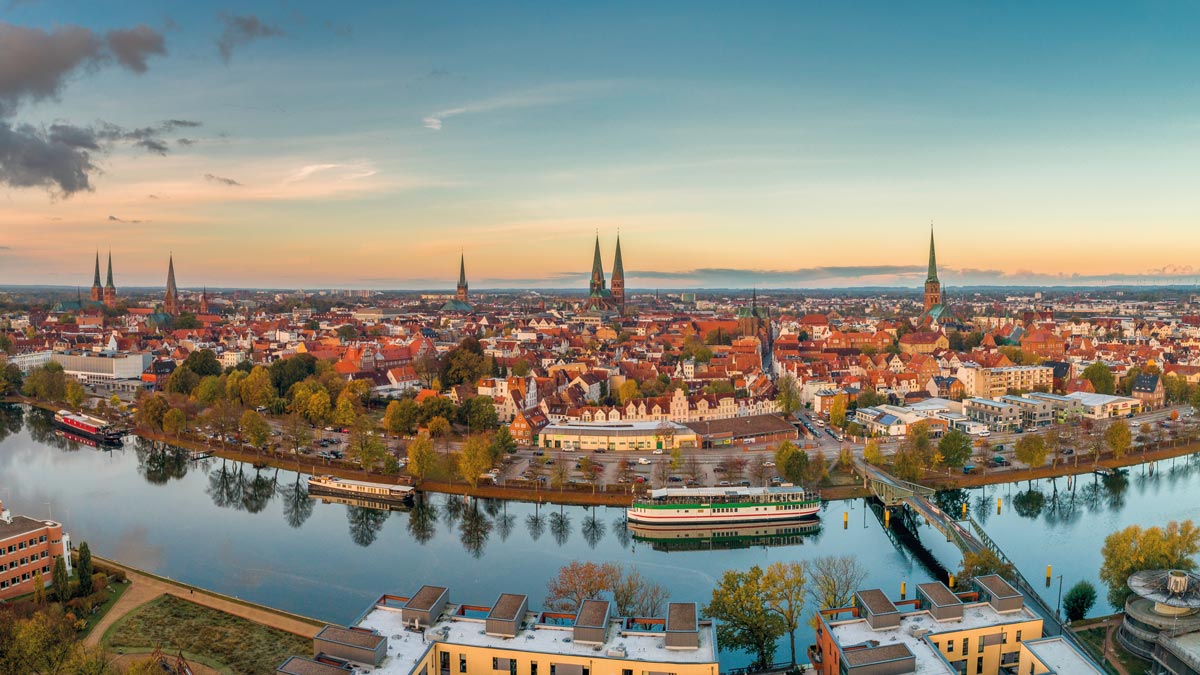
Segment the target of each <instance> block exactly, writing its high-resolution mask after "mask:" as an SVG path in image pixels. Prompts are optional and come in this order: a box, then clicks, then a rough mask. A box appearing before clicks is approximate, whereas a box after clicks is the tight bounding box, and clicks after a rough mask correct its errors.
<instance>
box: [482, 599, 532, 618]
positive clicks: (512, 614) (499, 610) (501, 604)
mask: <svg viewBox="0 0 1200 675" xmlns="http://www.w3.org/2000/svg"><path fill="white" fill-rule="evenodd" d="M524 604H525V596H524V595H518V594H516V593H501V594H500V598H499V599H497V600H496V604H495V605H493V606H492V611H491V612H489V613H488V618H489V619H497V620H499V621H513V620H515V619H517V618H519V617H517V612H519V611H521V606H522V605H524Z"/></svg>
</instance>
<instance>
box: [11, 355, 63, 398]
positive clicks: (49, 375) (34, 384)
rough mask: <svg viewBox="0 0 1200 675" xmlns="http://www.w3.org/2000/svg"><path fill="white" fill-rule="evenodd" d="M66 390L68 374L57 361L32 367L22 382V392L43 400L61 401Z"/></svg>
mask: <svg viewBox="0 0 1200 675" xmlns="http://www.w3.org/2000/svg"><path fill="white" fill-rule="evenodd" d="M66 391H67V376H66V373H65V372H64V371H63V367H62V364H60V363H58V362H57V361H49V362H47V363H44V364H42V365H40V366H38V367H36V368H32V369H30V371H29V374H28V375H26V376H25V379H24V381H23V382H22V384H21V393H23V394H25V395H26V396H32V397H33V398H38V399H42V400H43V401H61V400H62V399H63V396H64V395H65V394H66Z"/></svg>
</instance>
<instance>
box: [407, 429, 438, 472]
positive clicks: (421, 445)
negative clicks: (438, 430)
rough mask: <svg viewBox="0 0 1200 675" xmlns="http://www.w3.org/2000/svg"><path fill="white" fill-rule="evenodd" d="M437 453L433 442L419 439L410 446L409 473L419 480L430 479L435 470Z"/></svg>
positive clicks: (422, 438)
mask: <svg viewBox="0 0 1200 675" xmlns="http://www.w3.org/2000/svg"><path fill="white" fill-rule="evenodd" d="M436 462H437V453H436V452H434V451H433V441H430V440H429V439H428V438H424V437H418V438H416V439H414V440H413V442H412V443H409V444H408V472H409V473H410V474H412V475H414V476H416V477H417V478H421V479H424V478H427V477H429V476H430V475H431V474H432V473H433V470H434V468H435V465H436Z"/></svg>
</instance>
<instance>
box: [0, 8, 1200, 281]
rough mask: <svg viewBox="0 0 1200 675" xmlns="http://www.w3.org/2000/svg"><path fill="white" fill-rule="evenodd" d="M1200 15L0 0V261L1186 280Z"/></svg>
mask: <svg viewBox="0 0 1200 675" xmlns="http://www.w3.org/2000/svg"><path fill="white" fill-rule="evenodd" d="M1198 20H1200V4H1197V3H1194V2H1170V1H1163V2H1154V3H1143V2H1106V1H1101V0H1097V1H1094V2H1087V3H1082V2H1080V3H1031V2H1011V3H957V2H945V3H943V2H926V3H895V2H883V1H881V2H848V3H800V2H791V3H780V2H771V3H758V2H741V3H729V2H714V3H707V2H688V3H673V2H665V3H645V2H627V3H626V2H602V3H600V2H588V1H584V0H580V1H579V2H567V3H562V2H558V3H550V2H519V3H517V2H501V1H493V2H478V3H470V2H450V3H410V2H357V3H329V2H319V3H318V2H296V1H283V2H280V1H278V0H270V1H261V2H254V1H247V2H239V3H229V4H226V5H222V4H219V3H191V2H181V1H168V2H163V1H161V0H160V1H158V2H148V1H142V0H122V1H121V2H101V1H96V0H89V1H86V2H82V1H81V2H60V1H52V0H0V200H2V201H0V204H2V205H0V284H55V285H82V286H85V287H86V286H88V285H90V283H91V278H92V263H93V259H94V258H93V256H94V255H95V253H96V252H97V251H99V252H100V254H101V256H102V258H103V257H104V256H106V255H107V253H108V252H109V251H111V252H112V256H113V268H114V276H115V282H116V285H117V286H118V287H120V286H122V285H125V286H144V285H162V284H163V283H164V282H165V274H166V266H167V257H168V255H172V254H173V255H174V259H175V268H176V276H177V278H178V281H179V285H180V286H182V287H193V288H194V287H199V286H204V285H206V286H209V287H228V286H243V287H246V286H259V287H271V288H378V289H417V288H420V289H431V288H451V287H453V285H454V282H455V281H456V279H457V275H458V261H459V255H460V254H462V255H464V256H465V258H466V266H467V275H468V279H469V281H470V284H471V287H472V289H485V288H489V287H490V288H515V287H531V288H576V287H578V288H586V283H587V275H588V273H589V271H590V268H591V260H592V247H593V242H594V240H595V238H596V237H597V236H599V238H600V242H601V247H602V253H603V259H604V264H605V266H606V268H611V264H612V253H613V248H614V245H615V241H616V237H617V235H618V233H619V235H620V237H621V244H622V252H623V257H624V266H625V270H626V285H627V286H629V287H631V288H660V287H661V288H692V287H705V286H709V287H750V286H757V287H759V288H772V287H789V288H802V287H823V288H829V287H849V286H867V285H870V286H875V285H882V286H909V287H917V286H919V285H920V284H921V282H922V281H923V280H924V276H925V260H926V255H927V251H928V236H929V228H930V225H931V224H932V226H933V227H934V228H935V230H936V234H937V242H938V262H939V264H940V273H941V278H942V280H943V283H945V284H947V285H950V286H953V285H963V284H1034V285H1037V284H1046V285H1051V284H1053V285H1060V284H1068V285H1070V284H1104V283H1113V282H1122V283H1143V284H1147V283H1196V282H1197V281H1198V280H1200V262H1198V261H1200V236H1198V235H1197V231H1198V230H1200V228H1198V221H1200V218H1198V216H1200V187H1198V184H1197V177H1198V176H1200V105H1198V103H1200V86H1197V85H1200V41H1197V40H1196V39H1195V26H1196V25H1197V24H1198V22H1200V21H1198ZM102 264H103V261H102Z"/></svg>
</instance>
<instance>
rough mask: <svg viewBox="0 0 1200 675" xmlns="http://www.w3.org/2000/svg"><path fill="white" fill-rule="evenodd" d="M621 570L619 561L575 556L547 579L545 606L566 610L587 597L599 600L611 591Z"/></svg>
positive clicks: (574, 607)
mask: <svg viewBox="0 0 1200 675" xmlns="http://www.w3.org/2000/svg"><path fill="white" fill-rule="evenodd" d="M620 574H621V568H620V566H619V565H617V564H616V563H594V562H591V561H579V560H572V561H571V562H570V563H568V564H566V565H564V566H563V567H562V568H560V569H559V570H558V574H557V575H555V576H554V577H553V578H552V579H550V581H548V582H546V606H547V607H550V608H552V609H557V610H563V611H573V610H576V609H578V608H579V606H580V605H582V604H583V601H584V600H598V599H600V597H601V596H603V595H604V593H605V592H610V591H611V590H612V588H613V587H614V586H615V585H616V582H617V581H618V579H619V578H620Z"/></svg>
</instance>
